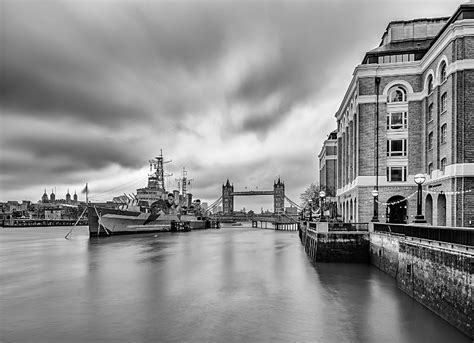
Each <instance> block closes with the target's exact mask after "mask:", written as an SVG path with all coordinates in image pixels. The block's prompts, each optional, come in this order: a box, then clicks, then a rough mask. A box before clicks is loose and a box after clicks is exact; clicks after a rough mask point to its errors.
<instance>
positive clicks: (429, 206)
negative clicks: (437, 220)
mask: <svg viewBox="0 0 474 343" xmlns="http://www.w3.org/2000/svg"><path fill="white" fill-rule="evenodd" d="M425 204H426V205H425V217H426V221H427V222H428V223H429V224H433V198H432V197H431V194H428V195H427V196H426V200H425Z"/></svg>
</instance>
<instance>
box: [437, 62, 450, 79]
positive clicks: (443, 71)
mask: <svg viewBox="0 0 474 343" xmlns="http://www.w3.org/2000/svg"><path fill="white" fill-rule="evenodd" d="M439 78H440V81H441V83H443V82H444V81H446V80H447V79H448V75H447V74H446V63H445V62H442V63H441V68H440V72H439Z"/></svg>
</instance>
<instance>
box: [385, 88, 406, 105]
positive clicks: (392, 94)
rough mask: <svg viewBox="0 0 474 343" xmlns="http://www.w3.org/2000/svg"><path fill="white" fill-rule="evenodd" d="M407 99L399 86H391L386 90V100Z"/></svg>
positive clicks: (404, 91) (397, 100) (398, 100)
mask: <svg viewBox="0 0 474 343" xmlns="http://www.w3.org/2000/svg"><path fill="white" fill-rule="evenodd" d="M405 101H407V92H406V90H405V89H404V88H402V87H400V86H396V87H393V88H392V89H390V90H389V92H388V102H405Z"/></svg>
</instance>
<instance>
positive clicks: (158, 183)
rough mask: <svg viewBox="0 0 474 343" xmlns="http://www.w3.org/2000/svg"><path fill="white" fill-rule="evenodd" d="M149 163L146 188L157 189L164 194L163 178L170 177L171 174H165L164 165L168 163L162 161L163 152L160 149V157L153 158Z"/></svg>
mask: <svg viewBox="0 0 474 343" xmlns="http://www.w3.org/2000/svg"><path fill="white" fill-rule="evenodd" d="M148 162H149V163H150V174H149V175H148V188H151V189H158V190H161V191H163V192H165V177H168V176H171V175H173V174H170V173H165V171H164V165H165V164H167V163H170V162H171V160H169V161H164V159H163V150H162V149H160V156H157V157H155V158H154V159H152V160H149V161H148Z"/></svg>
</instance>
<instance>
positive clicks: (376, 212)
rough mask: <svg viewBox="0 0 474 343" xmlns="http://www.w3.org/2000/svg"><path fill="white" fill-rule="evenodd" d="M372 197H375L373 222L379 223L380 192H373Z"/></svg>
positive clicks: (375, 190)
mask: <svg viewBox="0 0 474 343" xmlns="http://www.w3.org/2000/svg"><path fill="white" fill-rule="evenodd" d="M372 196H373V197H374V216H373V217H372V222H375V223H378V221H379V204H378V199H379V191H378V190H377V189H374V190H373V191H372Z"/></svg>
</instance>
